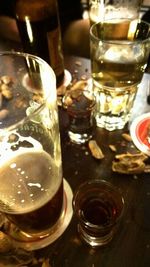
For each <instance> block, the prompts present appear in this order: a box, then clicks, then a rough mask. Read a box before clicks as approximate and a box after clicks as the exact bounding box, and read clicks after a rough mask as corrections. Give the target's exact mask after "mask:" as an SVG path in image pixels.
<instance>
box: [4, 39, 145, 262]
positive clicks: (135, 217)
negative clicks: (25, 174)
mask: <svg viewBox="0 0 150 267" xmlns="http://www.w3.org/2000/svg"><path fill="white" fill-rule="evenodd" d="M11 49H14V50H21V47H20V44H19V43H18V42H9V41H7V40H3V39H0V50H1V51H2V50H11ZM65 67H66V69H68V70H69V71H70V73H71V74H72V79H73V80H75V79H77V80H80V79H85V78H87V77H90V61H89V60H88V59H84V58H76V57H65ZM147 80H150V74H144V78H143V81H142V85H141V86H140V88H139V91H138V94H137V96H136V99H135V103H134V109H133V113H132V117H131V121H132V120H133V119H134V118H135V117H137V116H139V115H140V114H142V113H145V112H148V111H150V106H149V105H147V101H146V87H147ZM59 119H60V135H61V144H62V163H63V175H64V177H65V179H66V180H67V181H68V183H69V184H70V186H71V188H72V191H73V192H74V190H75V189H76V188H77V187H78V186H79V185H80V184H81V183H82V182H84V181H86V180H87V179H95V178H96V179H106V180H108V181H110V182H111V183H113V184H114V185H115V186H116V187H117V188H118V189H119V190H120V192H121V193H122V195H123V197H124V199H125V210H124V215H123V218H122V222H121V224H120V227H119V229H118V231H117V233H116V234H115V236H114V238H113V240H112V241H111V242H110V243H109V244H108V245H107V246H106V247H100V248H96V249H94V248H91V247H89V246H88V245H86V244H84V243H83V242H82V241H81V240H80V238H79V236H78V233H77V227H76V226H77V221H76V218H74V216H73V217H72V220H71V222H70V224H69V226H68V227H67V229H66V230H65V232H64V233H63V234H62V236H61V237H60V238H59V239H58V240H56V241H55V242H54V243H53V244H51V245H49V246H48V247H46V248H44V249H42V250H39V251H36V252H35V255H36V256H37V258H49V263H50V266H51V267H147V266H150V174H144V173H142V174H138V175H125V174H118V173H114V172H113V171H112V160H113V159H114V157H115V154H120V153H126V152H134V151H136V152H137V150H136V148H135V147H134V145H133V143H132V142H129V141H126V140H125V139H123V137H122V133H124V132H128V130H129V127H130V123H129V124H128V125H127V126H126V127H125V129H124V130H118V131H113V132H108V131H106V130H104V129H100V128H98V129H96V130H95V136H94V138H95V139H96V140H97V143H98V144H99V146H100V147H101V149H102V151H103V153H104V155H105V157H104V159H102V160H96V159H94V158H93V157H92V156H91V153H90V151H89V149H88V145H87V144H85V145H75V144H72V143H70V141H69V139H68V135H67V127H68V117H67V114H66V111H65V110H63V109H62V108H61V107H60V108H59ZM109 145H115V147H116V149H117V152H113V151H111V150H110V148H109ZM25 266H26V265H25ZM39 266H41V264H39Z"/></svg>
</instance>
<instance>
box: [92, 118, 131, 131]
mask: <svg viewBox="0 0 150 267" xmlns="http://www.w3.org/2000/svg"><path fill="white" fill-rule="evenodd" d="M95 119H96V125H97V127H100V128H104V129H106V130H108V131H114V130H121V129H123V128H124V127H125V125H126V123H128V121H129V119H130V114H128V115H126V116H124V117H117V116H111V117H109V116H107V115H102V114H101V115H99V114H98V115H96V117H95Z"/></svg>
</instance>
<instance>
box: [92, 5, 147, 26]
mask: <svg viewBox="0 0 150 267" xmlns="http://www.w3.org/2000/svg"><path fill="white" fill-rule="evenodd" d="M141 4H142V1H141V0H132V1H131V0H120V1H118V0H112V1H108V0H90V1H89V6H90V8H89V17H90V24H91V25H93V24H94V23H96V22H99V21H103V20H106V19H112V18H129V19H136V18H139V12H140V6H141Z"/></svg>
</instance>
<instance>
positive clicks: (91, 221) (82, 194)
mask: <svg viewBox="0 0 150 267" xmlns="http://www.w3.org/2000/svg"><path fill="white" fill-rule="evenodd" d="M73 210H74V213H75V215H76V218H77V220H78V232H79V234H80V236H81V238H82V239H83V240H84V241H85V242H86V243H87V244H88V245H90V246H92V247H98V246H103V245H106V244H108V243H109V242H110V241H111V240H112V238H113V236H114V234H115V232H116V230H117V228H118V226H119V223H120V220H121V218H122V216H123V210H124V199H123V197H122V194H121V193H120V191H119V190H118V189H117V188H116V187H115V186H114V185H113V184H111V183H110V182H107V181H105V180H89V181H86V182H84V183H82V184H81V185H80V186H79V187H78V188H77V189H76V191H75V192H74V196H73Z"/></svg>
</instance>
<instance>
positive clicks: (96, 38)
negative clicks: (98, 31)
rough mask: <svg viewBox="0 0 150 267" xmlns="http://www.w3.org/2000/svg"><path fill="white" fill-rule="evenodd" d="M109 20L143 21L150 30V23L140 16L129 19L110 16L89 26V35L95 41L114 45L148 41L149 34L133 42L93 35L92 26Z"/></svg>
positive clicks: (149, 38)
mask: <svg viewBox="0 0 150 267" xmlns="http://www.w3.org/2000/svg"><path fill="white" fill-rule="evenodd" d="M111 21H115V22H116V21H130V22H137V24H138V23H143V24H145V25H147V26H148V27H149V32H150V23H148V22H147V21H144V20H142V19H140V18H138V19H130V18H123V17H121V18H110V19H104V20H103V21H98V22H95V23H94V24H93V25H92V26H91V27H90V37H91V38H93V40H95V41H98V42H100V41H101V42H103V43H106V44H115V45H127V44H128V45H133V44H134V45H135V44H138V43H145V42H147V41H148V40H149V41H150V35H149V36H148V37H147V38H146V39H144V40H133V41H134V42H131V41H130V40H104V39H100V38H98V37H97V36H95V34H94V33H93V28H95V26H96V25H99V24H101V23H102V24H103V23H106V22H111Z"/></svg>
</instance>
